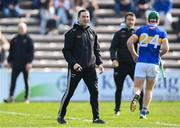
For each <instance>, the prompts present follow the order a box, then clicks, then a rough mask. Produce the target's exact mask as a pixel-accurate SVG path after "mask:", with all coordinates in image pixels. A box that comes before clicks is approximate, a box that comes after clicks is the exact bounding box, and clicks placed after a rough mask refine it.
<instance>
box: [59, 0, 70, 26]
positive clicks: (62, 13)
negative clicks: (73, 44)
mask: <svg viewBox="0 0 180 128" xmlns="http://www.w3.org/2000/svg"><path fill="white" fill-rule="evenodd" d="M70 9H71V4H70V1H69V0H58V6H57V15H58V17H59V24H60V25H69V24H70V19H69V15H70V13H69V10H70Z"/></svg>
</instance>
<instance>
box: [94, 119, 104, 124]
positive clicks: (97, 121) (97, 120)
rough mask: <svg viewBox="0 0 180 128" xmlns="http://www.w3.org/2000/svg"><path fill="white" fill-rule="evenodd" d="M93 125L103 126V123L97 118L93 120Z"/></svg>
mask: <svg viewBox="0 0 180 128" xmlns="http://www.w3.org/2000/svg"><path fill="white" fill-rule="evenodd" d="M93 123H95V124H105V121H103V120H101V119H98V118H97V119H94V120H93Z"/></svg>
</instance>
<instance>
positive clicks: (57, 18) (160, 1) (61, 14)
mask: <svg viewBox="0 0 180 128" xmlns="http://www.w3.org/2000/svg"><path fill="white" fill-rule="evenodd" d="M114 2H115V4H114V10H115V14H116V15H117V16H123V15H124V14H125V13H126V12H134V13H135V14H136V16H137V17H138V18H145V17H146V15H147V13H148V11H149V10H155V11H157V12H159V13H160V16H161V23H162V24H164V27H165V28H167V27H169V26H170V25H171V24H172V22H173V19H172V15H171V10H172V7H173V1H172V0H114ZM31 6H32V7H31V8H32V9H38V10H39V14H40V15H39V18H40V33H41V34H47V33H49V32H51V31H52V30H53V31H54V30H56V29H61V28H67V29H68V28H69V26H71V25H72V24H73V23H74V22H76V14H77V11H79V10H80V9H82V8H86V9H87V10H88V11H89V12H90V17H91V25H92V26H95V25H96V17H95V11H96V10H97V9H98V8H99V7H98V4H97V1H96V0H32V5H31ZM0 10H1V13H2V16H3V17H20V16H22V15H25V16H27V15H28V14H25V12H24V11H23V9H21V8H20V0H0ZM54 32H58V31H54Z"/></svg>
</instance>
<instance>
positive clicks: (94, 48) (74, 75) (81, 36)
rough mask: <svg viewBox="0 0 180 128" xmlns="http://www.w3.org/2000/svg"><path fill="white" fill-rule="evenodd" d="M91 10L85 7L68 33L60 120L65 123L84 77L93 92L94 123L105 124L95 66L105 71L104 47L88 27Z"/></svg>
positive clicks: (64, 49)
mask: <svg viewBox="0 0 180 128" xmlns="http://www.w3.org/2000/svg"><path fill="white" fill-rule="evenodd" d="M89 21H90V17H89V12H88V11H87V10H85V9H82V10H80V11H79V12H78V22H77V23H75V24H74V26H73V28H72V29H70V30H69V31H68V32H67V33H66V34H65V44H64V48H63V54H64V57H65V59H66V61H67V62H68V83H67V90H66V92H65V94H64V96H63V98H62V101H61V107H60V110H59V113H58V118H57V121H58V123H59V124H65V123H66V120H65V119H64V117H65V115H66V108H67V106H68V104H69V101H70V99H71V97H72V96H73V93H74V91H75V89H76V87H77V85H78V83H79V81H80V80H81V79H83V80H84V82H85V83H86V85H87V88H88V90H89V93H90V103H91V107H92V113H93V123H100V124H103V123H105V122H104V121H103V120H101V119H100V118H99V107H98V79H97V74H96V70H95V66H96V65H98V66H99V70H100V72H103V70H104V68H103V65H102V60H101V55H100V46H99V42H98V40H97V35H96V33H95V32H94V31H93V30H92V29H91V28H90V26H88V23H89Z"/></svg>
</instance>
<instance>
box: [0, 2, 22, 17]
mask: <svg viewBox="0 0 180 128" xmlns="http://www.w3.org/2000/svg"><path fill="white" fill-rule="evenodd" d="M2 5H3V8H2V13H3V16H4V17H20V16H21V15H22V14H23V11H22V9H20V8H19V0H2Z"/></svg>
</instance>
